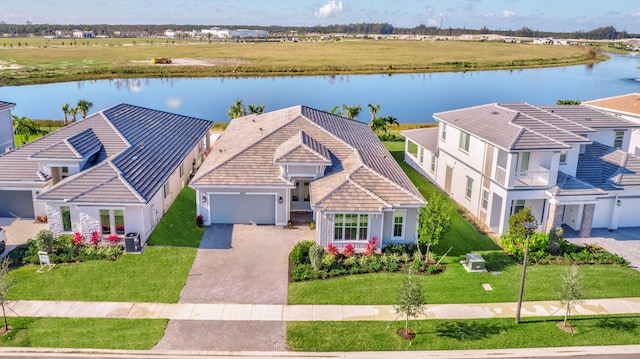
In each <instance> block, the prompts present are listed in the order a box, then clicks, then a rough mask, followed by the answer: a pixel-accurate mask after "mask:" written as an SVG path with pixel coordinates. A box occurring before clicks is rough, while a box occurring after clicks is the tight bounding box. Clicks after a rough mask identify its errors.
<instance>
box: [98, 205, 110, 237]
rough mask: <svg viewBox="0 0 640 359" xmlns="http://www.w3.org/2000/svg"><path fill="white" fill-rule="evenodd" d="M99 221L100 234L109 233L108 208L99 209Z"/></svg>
mask: <svg viewBox="0 0 640 359" xmlns="http://www.w3.org/2000/svg"><path fill="white" fill-rule="evenodd" d="M100 223H101V225H102V234H111V215H110V214H109V210H108V209H101V210H100Z"/></svg>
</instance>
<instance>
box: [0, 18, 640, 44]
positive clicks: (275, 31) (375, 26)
mask: <svg viewBox="0 0 640 359" xmlns="http://www.w3.org/2000/svg"><path fill="white" fill-rule="evenodd" d="M213 26H214V25H177V24H162V25H145V24H140V25H106V24H97V25H83V24H75V25H73V24H72V25H55V24H33V23H30V22H28V23H27V24H24V25H21V24H7V23H5V22H0V34H8V35H9V36H29V35H33V36H47V35H55V31H56V30H61V31H72V30H74V29H78V30H84V31H93V33H94V34H95V35H96V36H110V37H114V36H115V34H117V33H118V32H119V33H120V34H121V36H127V37H130V36H162V35H164V32H165V30H167V29H172V30H184V31H191V30H198V29H203V28H210V27H213ZM220 27H224V28H229V29H242V28H245V29H246V28H251V29H257V30H267V31H269V33H270V34H272V35H273V36H284V35H289V34H291V33H292V32H295V33H297V34H298V35H301V36H302V35H305V34H309V33H319V34H333V33H344V34H365V35H392V34H398V35H402V34H412V35H432V36H459V35H463V34H470V35H474V34H476V35H483V34H485V35H489V34H494V35H504V36H515V37H554V38H560V39H568V38H572V39H589V40H616V39H624V38H633V37H640V34H630V33H627V32H626V30H622V31H618V30H616V28H614V27H613V26H606V27H600V28H597V29H593V30H589V31H574V32H550V31H540V30H532V29H530V28H528V27H523V28H521V29H518V30H491V29H489V28H487V27H486V26H483V27H482V28H480V29H466V28H451V27H449V28H440V27H436V26H426V25H418V26H416V27H413V28H403V27H394V26H393V25H391V24H389V23H357V24H342V25H327V26H320V25H317V26H306V27H303V26H255V25H239V26H220Z"/></svg>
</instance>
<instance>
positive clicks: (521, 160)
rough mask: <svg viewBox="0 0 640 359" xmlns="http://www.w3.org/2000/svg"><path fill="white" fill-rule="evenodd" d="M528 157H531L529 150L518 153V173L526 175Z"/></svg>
mask: <svg viewBox="0 0 640 359" xmlns="http://www.w3.org/2000/svg"><path fill="white" fill-rule="evenodd" d="M529 158H531V152H522V153H520V154H518V171H519V172H520V175H524V176H527V172H529Z"/></svg>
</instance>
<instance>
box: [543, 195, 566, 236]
mask: <svg viewBox="0 0 640 359" xmlns="http://www.w3.org/2000/svg"><path fill="white" fill-rule="evenodd" d="M563 215H564V205H558V204H556V203H552V202H549V215H548V216H547V225H546V231H547V232H548V231H550V230H551V227H560V226H561V225H562V216H563Z"/></svg>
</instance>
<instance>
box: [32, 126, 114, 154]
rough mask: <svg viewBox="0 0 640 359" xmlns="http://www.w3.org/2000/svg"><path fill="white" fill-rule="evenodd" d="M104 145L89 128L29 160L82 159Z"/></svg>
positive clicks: (39, 152)
mask: <svg viewBox="0 0 640 359" xmlns="http://www.w3.org/2000/svg"><path fill="white" fill-rule="evenodd" d="M101 147H102V143H101V142H100V139H99V138H98V137H97V136H96V134H95V133H94V132H93V130H92V129H90V128H88V129H86V130H84V131H82V132H80V133H78V134H76V135H73V136H71V137H69V138H68V139H64V140H62V141H60V142H58V143H55V144H53V145H51V146H49V147H47V148H45V149H43V150H40V151H38V152H36V153H34V154H32V155H31V156H29V158H33V159H44V158H65V159H82V158H85V157H87V156H90V155H93V154H95V153H96V152H98V151H99V150H100V148H101Z"/></svg>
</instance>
